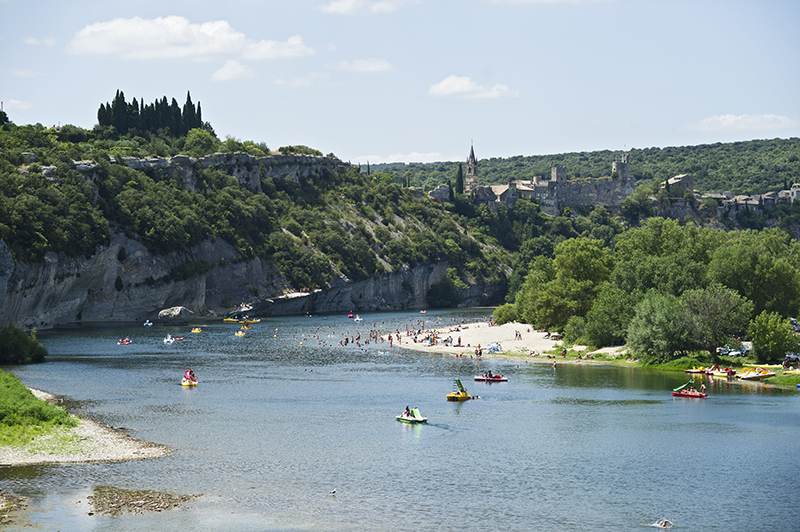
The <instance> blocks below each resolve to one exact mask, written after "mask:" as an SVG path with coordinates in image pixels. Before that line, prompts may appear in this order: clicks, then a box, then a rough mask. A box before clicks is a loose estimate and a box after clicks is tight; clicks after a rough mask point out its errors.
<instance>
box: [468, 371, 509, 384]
mask: <svg viewBox="0 0 800 532" xmlns="http://www.w3.org/2000/svg"><path fill="white" fill-rule="evenodd" d="M475 380H476V381H481V382H508V377H505V376H503V375H490V374H488V373H484V374H482V375H475Z"/></svg>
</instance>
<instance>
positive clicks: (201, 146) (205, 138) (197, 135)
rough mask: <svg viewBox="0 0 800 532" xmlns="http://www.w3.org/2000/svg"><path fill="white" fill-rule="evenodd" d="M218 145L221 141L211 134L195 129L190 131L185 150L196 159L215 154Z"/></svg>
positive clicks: (184, 146)
mask: <svg viewBox="0 0 800 532" xmlns="http://www.w3.org/2000/svg"><path fill="white" fill-rule="evenodd" d="M218 145H219V141H218V140H217V139H216V138H215V137H214V136H213V135H211V133H209V132H208V131H205V130H203V129H199V128H194V129H190V130H189V133H187V134H186V142H185V143H184V145H183V148H184V150H185V151H186V152H188V153H189V154H191V155H192V156H194V157H202V156H204V155H207V154H209V153H214V150H215V149H216V148H217V146H218Z"/></svg>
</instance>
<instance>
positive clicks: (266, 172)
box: [73, 152, 349, 192]
mask: <svg viewBox="0 0 800 532" xmlns="http://www.w3.org/2000/svg"><path fill="white" fill-rule="evenodd" d="M109 162H111V163H112V164H123V165H125V166H127V167H128V168H132V169H134V170H138V171H140V172H143V173H145V174H147V175H149V176H151V177H159V176H164V177H169V178H174V177H177V178H179V179H181V180H182V182H183V184H184V186H185V187H186V189H187V190H191V191H193V192H196V191H197V181H196V178H195V170H196V169H206V168H218V169H220V170H222V171H224V172H225V173H227V174H229V175H231V176H233V177H235V178H236V179H237V180H238V181H239V183H241V184H242V185H243V186H245V187H247V188H249V189H250V190H252V191H254V192H261V191H262V190H261V179H262V178H263V177H271V178H273V179H285V178H290V179H294V180H295V181H296V182H298V183H299V180H300V178H308V177H311V176H314V175H319V174H321V173H323V172H325V171H329V172H341V171H344V170H345V169H347V168H348V166H349V165H348V164H347V163H344V162H342V161H341V160H339V159H337V158H335V157H316V156H310V155H271V156H268V157H255V156H253V155H249V154H247V153H241V152H237V153H215V154H213V155H206V156H205V157H202V158H200V159H196V158H194V157H190V156H188V155H175V156H173V157H146V158H144V159H142V158H138V157H120V158H119V159H113V158H112V159H111V160H110V161H109ZM73 166H74V168H75V170H77V171H78V172H80V173H81V174H83V175H84V177H86V179H87V180H89V181H92V182H94V181H95V180H96V178H97V171H98V170H99V169H100V168H101V166H100V164H99V163H97V162H94V161H73Z"/></svg>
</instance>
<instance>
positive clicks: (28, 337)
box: [0, 325, 47, 365]
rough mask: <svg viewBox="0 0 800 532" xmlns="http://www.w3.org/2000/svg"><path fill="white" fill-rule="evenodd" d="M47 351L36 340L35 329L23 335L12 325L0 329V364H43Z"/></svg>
mask: <svg viewBox="0 0 800 532" xmlns="http://www.w3.org/2000/svg"><path fill="white" fill-rule="evenodd" d="M46 356H47V349H45V348H44V347H43V346H42V344H41V343H39V341H38V340H37V339H36V329H34V330H32V331H31V333H30V334H25V333H24V332H23V331H21V330H20V329H17V328H16V327H14V326H13V325H7V326H5V327H3V328H2V329H0V364H3V365H11V364H31V363H38V362H44V359H45V357H46Z"/></svg>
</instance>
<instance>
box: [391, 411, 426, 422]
mask: <svg viewBox="0 0 800 532" xmlns="http://www.w3.org/2000/svg"><path fill="white" fill-rule="evenodd" d="M410 412H411V415H410V416H407V415H406V413H405V412H403V413H402V414H400V415H399V416H396V418H395V419H397V421H399V422H400V423H408V424H409V425H416V424H417V423H427V421H428V418H426V417H422V415H420V413H419V408H412V409H411V410H410Z"/></svg>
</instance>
